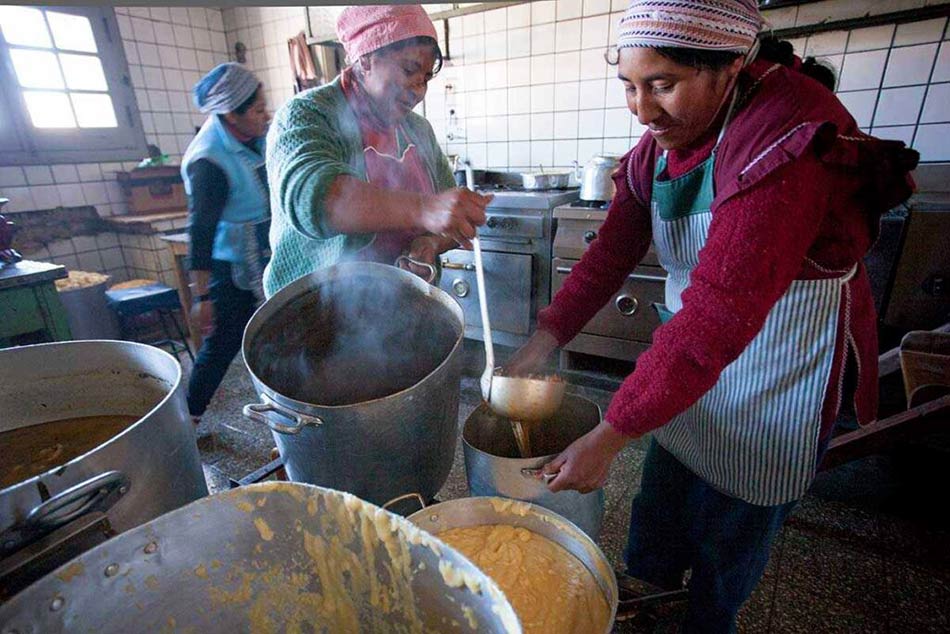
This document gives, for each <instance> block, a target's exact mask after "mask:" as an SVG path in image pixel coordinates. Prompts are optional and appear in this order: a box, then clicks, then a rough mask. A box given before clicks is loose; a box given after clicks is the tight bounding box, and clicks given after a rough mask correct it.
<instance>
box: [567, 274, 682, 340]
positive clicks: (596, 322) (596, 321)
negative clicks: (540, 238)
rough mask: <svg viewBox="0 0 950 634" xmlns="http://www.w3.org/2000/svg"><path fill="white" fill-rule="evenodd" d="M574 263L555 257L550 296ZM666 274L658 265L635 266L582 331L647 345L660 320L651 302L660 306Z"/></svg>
mask: <svg viewBox="0 0 950 634" xmlns="http://www.w3.org/2000/svg"><path fill="white" fill-rule="evenodd" d="M574 264H576V261H575V260H562V259H560V258H555V260H554V271H553V275H552V278H553V280H552V284H551V286H552V288H551V292H552V294H554V293H557V291H559V290H560V289H561V286H562V285H563V284H564V280H565V279H566V278H567V276H568V275H569V274H570V272H571V267H572V266H573V265H574ZM665 283H666V271H664V270H663V269H662V268H660V267H658V266H638V267H637V268H636V270H634V272H633V273H631V274H630V276H629V277H627V280H626V281H625V282H624V283H623V287H622V288H621V289H620V290H619V291H617V293H616V294H615V295H614V296H613V297H611V298H610V301H609V302H607V304H606V305H605V306H604V307H603V308H601V309H600V311H599V312H598V313H597V314H596V315H594V317H593V318H592V319H591V320H590V321H589V322H587V325H586V326H584V329H583V331H582V332H584V333H587V334H591V335H599V336H601V337H613V338H616V339H627V340H633V341H641V342H644V343H650V342H651V341H652V340H653V331H654V330H655V329H656V328H657V327H658V326H659V325H660V318H659V317H658V316H657V314H656V311H655V310H654V309H653V304H654V303H660V304H661V303H663V300H664V288H665Z"/></svg>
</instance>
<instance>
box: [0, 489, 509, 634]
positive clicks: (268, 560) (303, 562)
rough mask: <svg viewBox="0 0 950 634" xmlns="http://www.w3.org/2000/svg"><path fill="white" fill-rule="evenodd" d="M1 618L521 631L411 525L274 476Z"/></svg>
mask: <svg viewBox="0 0 950 634" xmlns="http://www.w3.org/2000/svg"><path fill="white" fill-rule="evenodd" d="M453 576H454V577H455V579H453ZM447 579H448V580H447ZM461 580H464V583H463V582H462V581H461ZM0 623H3V624H4V630H3V631H4V632H8V631H10V632H14V631H15V632H22V633H24V634H25V633H27V632H51V633H53V632H73V631H79V630H81V631H83V632H100V633H102V634H108V633H111V632H164V631H173V630H174V631H187V632H191V631H194V632H205V633H208V634H212V633H217V632H221V633H225V634H230V633H231V632H285V631H286V632H341V633H342V632H378V633H383V632H419V633H430V632H431V633H435V632H472V631H478V632H489V633H490V632H506V633H509V634H520V632H521V627H520V626H519V624H518V620H517V617H516V616H515V614H514V611H513V610H512V608H511V605H510V604H509V603H508V601H507V599H505V597H504V595H503V594H502V593H501V591H500V590H499V589H498V586H497V584H495V582H494V581H492V580H491V579H489V578H488V577H486V576H485V575H484V574H483V573H482V572H481V571H479V570H478V569H477V568H476V567H475V566H474V565H473V564H472V563H471V562H469V561H468V560H467V559H466V558H465V557H463V556H462V555H461V554H459V553H458V552H457V551H455V550H453V549H451V548H449V547H448V546H445V545H444V544H442V543H441V542H438V541H437V540H435V539H433V538H432V536H431V535H427V534H425V533H423V532H422V531H420V530H419V529H418V528H416V527H415V526H413V525H412V524H411V523H409V522H408V521H407V520H405V519H403V518H401V517H398V516H396V515H393V514H391V513H388V512H386V511H383V510H382V509H379V508H377V507H374V506H372V505H369V504H366V503H364V502H363V501H362V500H358V499H356V498H354V497H353V496H351V495H347V494H345V493H341V492H339V491H331V490H327V489H320V488H317V487H311V486H307V485H301V484H291V483H276V482H272V483H264V484H259V485H251V486H246V487H241V488H239V489H234V490H231V491H227V492H224V493H219V494H217V495H214V496H211V497H207V498H205V499H203V500H199V501H197V502H194V503H192V504H189V505H188V506H186V507H184V508H181V509H178V510H176V511H173V512H171V513H168V514H166V515H163V516H162V517H160V518H158V519H155V520H152V521H151V522H149V523H148V524H146V525H144V526H140V527H139V528H137V529H135V530H132V531H129V532H127V533H125V534H124V535H120V536H119V537H116V538H115V539H113V540H111V541H110V542H109V543H107V544H103V545H102V546H100V547H98V548H96V549H94V550H91V551H89V552H87V553H85V554H83V555H82V556H80V557H78V558H77V559H74V560H73V561H72V562H70V563H69V564H67V565H65V566H63V567H61V568H59V569H58V570H56V571H55V572H54V573H52V574H49V575H47V576H46V577H44V578H43V579H42V580H40V581H39V582H37V583H36V584H34V585H32V586H31V587H30V588H28V589H26V590H25V591H23V592H22V593H20V594H19V595H17V596H16V597H14V599H13V600H12V601H10V602H8V603H6V604H3V605H0Z"/></svg>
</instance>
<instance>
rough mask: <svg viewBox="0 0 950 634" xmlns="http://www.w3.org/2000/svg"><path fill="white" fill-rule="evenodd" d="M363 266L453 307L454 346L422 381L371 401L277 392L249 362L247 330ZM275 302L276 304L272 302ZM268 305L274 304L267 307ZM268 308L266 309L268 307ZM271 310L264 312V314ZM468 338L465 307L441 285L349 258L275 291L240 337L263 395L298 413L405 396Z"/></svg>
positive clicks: (450, 358)
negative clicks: (328, 401)
mask: <svg viewBox="0 0 950 634" xmlns="http://www.w3.org/2000/svg"><path fill="white" fill-rule="evenodd" d="M364 267H368V268H369V270H370V271H373V270H374V269H375V273H378V274H380V275H384V276H388V277H403V278H404V279H406V280H408V281H409V282H411V283H412V284H413V286H416V287H417V288H419V289H420V290H421V291H422V292H423V293H424V294H425V295H427V296H429V297H432V298H433V299H435V300H436V301H438V302H439V303H440V304H441V305H442V306H445V307H446V308H447V309H448V310H450V311H451V312H452V313H453V314H454V315H455V316H456V317H457V318H458V323H459V326H460V329H459V331H458V335H457V337H456V340H455V345H453V346H452V349H451V350H450V351H449V352H448V354H446V355H445V358H444V359H443V360H442V362H441V363H439V365H437V366H436V367H434V368H433V369H432V371H431V372H429V373H428V374H426V375H425V376H424V377H423V378H422V379H421V380H419V381H418V382H417V383H415V384H414V385H410V386H409V387H407V388H405V389H402V390H400V391H398V392H393V393H392V394H387V395H386V396H380V397H378V398H374V399H370V400H368V401H359V402H357V403H347V404H345V405H322V404H320V403H307V402H304V401H299V400H297V399H295V398H291V397H289V396H286V395H284V394H282V393H281V392H278V391H277V390H275V389H274V388H272V387H271V386H270V385H269V384H267V383H266V382H265V381H263V380H262V379H261V378H260V377H259V376H258V375H257V373H256V372H255V371H254V369H253V368H251V364H250V363H249V362H248V350H249V348H250V346H251V340H250V338H249V337H248V333H249V332H250V331H251V326H252V325H254V326H255V331H258V330H260V326H261V324H262V323H264V321H265V320H266V319H268V318H269V317H271V316H273V315H274V314H276V313H277V311H279V310H281V309H283V308H284V307H286V306H287V304H289V303H291V302H292V301H294V300H296V299H298V298H300V297H302V296H303V295H305V294H306V293H307V292H309V291H310V290H312V289H313V285H314V284H315V283H319V282H324V281H329V280H332V279H335V278H338V277H341V276H342V275H343V274H344V273H347V272H348V269H351V268H358V269H360V270H363V269H364ZM272 302H273V304H272ZM268 304H272V305H271V306H268ZM265 309H266V310H265ZM265 312H266V313H268V314H266V315H264V314H263V313H265ZM254 335H255V336H256V335H257V332H254ZM464 339H465V316H464V314H463V313H462V308H461V307H460V306H459V305H458V303H457V302H456V301H455V300H453V299H452V298H451V297H450V296H449V294H448V293H446V292H445V291H443V290H442V289H441V288H439V287H438V286H433V285H432V284H429V283H428V282H426V281H425V280H423V279H422V278H420V277H418V276H417V275H414V274H413V273H410V272H409V271H404V270H403V269H400V268H398V267H395V266H389V265H388V264H380V263H378V262H358V261H349V262H338V263H337V264H334V265H332V266H328V267H325V268H322V269H318V270H316V271H313V272H312V273H308V274H307V275H304V276H302V277H299V278H297V279H296V280H294V281H293V282H291V283H290V284H288V285H287V286H285V287H284V288H282V289H280V290H279V291H277V292H276V293H274V294H273V295H272V296H271V297H270V298H269V299H268V300H267V301H265V302H264V303H263V304H261V305H260V306H259V307H258V308H257V310H255V311H254V314H253V315H252V316H251V319H250V320H249V321H248V322H247V326H246V327H245V328H244V335H243V336H242V338H241V352H242V354H243V355H244V367H245V368H247V371H248V374H250V375H251V379H252V380H253V382H254V384H255V385H256V386H259V387H260V388H261V389H262V392H261V393H262V394H266V395H267V396H268V397H270V398H271V399H272V400H274V401H276V402H277V404H278V405H282V406H284V407H287V408H289V409H293V410H296V411H298V412H309V411H317V412H334V411H343V410H347V409H351V408H353V407H366V406H369V405H377V404H379V403H383V402H385V401H388V400H389V399H394V398H396V397H399V396H402V395H404V394H405V393H406V392H408V391H409V390H414V389H416V388H417V387H419V386H420V385H422V384H424V383H426V382H427V381H430V380H431V379H432V377H434V376H435V375H436V374H437V373H438V372H439V371H440V370H442V368H444V367H445V366H446V365H447V364H448V363H449V362H450V361H451V360H452V359H453V357H454V356H455V355H456V353H457V352H458V350H459V348H461V346H462V343H463V341H464ZM324 422H326V421H324Z"/></svg>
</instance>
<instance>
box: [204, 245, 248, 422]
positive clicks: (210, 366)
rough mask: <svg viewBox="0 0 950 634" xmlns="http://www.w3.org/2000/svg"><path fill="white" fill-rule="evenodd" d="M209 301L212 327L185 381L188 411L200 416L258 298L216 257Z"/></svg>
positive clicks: (215, 387) (232, 353)
mask: <svg viewBox="0 0 950 634" xmlns="http://www.w3.org/2000/svg"><path fill="white" fill-rule="evenodd" d="M209 290H210V293H211V303H212V305H213V306H214V331H213V332H212V333H211V334H210V335H209V336H208V337H205V339H204V341H203V342H202V344H201V350H199V351H198V357H197V358H196V359H195V367H194V369H193V370H192V372H191V378H190V379H189V381H188V411H189V412H190V413H191V415H192V416H201V415H202V414H204V412H205V409H207V408H208V403H209V402H210V401H211V397H212V396H214V392H215V390H217V389H218V386H219V385H221V379H223V378H224V375H225V373H226V372H227V371H228V366H230V365H231V361H232V360H233V359H234V355H236V354H237V353H238V351H239V350H240V349H241V338H242V337H243V335H244V327H245V326H247V322H248V321H250V319H251V315H253V314H254V309H255V308H256V307H257V299H256V298H255V297H254V293H252V292H251V291H244V290H241V289H239V288H237V287H236V286H235V285H234V283H233V282H232V281H231V265H230V264H228V263H227V262H220V261H218V260H215V261H213V262H212V264H211V285H210V288H209Z"/></svg>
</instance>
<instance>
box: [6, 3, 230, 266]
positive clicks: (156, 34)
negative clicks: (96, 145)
mask: <svg viewBox="0 0 950 634" xmlns="http://www.w3.org/2000/svg"><path fill="white" fill-rule="evenodd" d="M115 12H116V18H117V21H118V25H119V32H120V34H121V35H122V43H123V45H124V48H125V54H126V59H127V61H128V64H129V72H130V76H131V79H132V85H133V86H134V87H135V95H136V100H137V102H138V107H139V110H140V112H141V113H142V126H143V129H144V130H145V137H146V140H147V141H148V142H149V143H152V144H155V145H157V146H159V147H160V148H161V149H162V151H163V152H165V153H167V154H168V155H169V156H170V157H171V159H172V160H173V161H174V162H177V161H179V160H180V159H181V154H182V152H183V151H184V150H185V148H186V147H187V146H188V143H189V142H190V140H191V138H192V137H193V136H194V130H195V127H196V126H200V125H201V123H202V122H203V121H204V119H205V115H202V114H200V113H199V112H198V111H197V109H196V108H195V107H194V105H193V103H192V101H191V93H190V91H191V87H192V86H193V85H194V84H195V82H197V81H198V79H199V78H200V77H201V75H202V74H204V73H205V72H207V71H208V70H210V69H211V68H212V67H213V66H215V65H216V64H219V63H221V62H224V61H227V60H228V59H229V54H228V45H227V41H226V39H225V35H224V20H223V17H222V13H221V10H220V9H216V8H202V7H171V8H160V7H151V8H149V7H129V8H124V7H116V9H115ZM133 167H135V162H125V163H118V162H111V163H80V164H61V165H37V166H28V167H0V195H2V196H4V197H6V198H9V199H10V204H9V205H7V206H6V207H5V208H4V211H9V212H19V211H28V210H32V209H49V208H53V207H58V206H61V205H62V206H65V207H72V206H81V205H87V204H88V205H94V206H95V207H96V210H97V211H98V212H99V214H100V215H101V216H104V217H106V216H119V215H124V214H125V213H126V212H127V207H126V204H125V202H124V199H123V196H122V192H121V190H120V189H119V186H118V183H117V182H116V179H115V173H116V172H118V171H122V170H129V169H132V168H133ZM180 224H182V225H183V222H182V223H180ZM137 238H138V237H137V236H132V235H130V234H111V233H107V234H100V235H99V236H95V238H93V237H91V236H80V237H76V238H73V239H72V241H70V240H65V241H58V242H55V243H53V244H51V245H49V247H48V249H46V250H43V251H40V252H38V253H27V254H25V255H27V256H28V257H32V258H36V259H49V260H51V261H54V262H58V263H61V264H64V265H65V266H67V267H68V268H78V269H83V270H96V271H102V272H106V273H109V274H110V275H112V276H113V277H114V278H115V279H117V280H119V279H126V278H129V277H150V278H152V279H162V280H166V281H167V280H170V279H173V278H172V277H171V272H172V271H171V260H170V258H167V257H165V256H164V255H163V253H164V249H165V247H164V243H162V250H157V249H153V248H152V247H154V246H155V245H152V244H151V243H150V244H149V245H147V246H148V249H147V251H149V253H148V255H142V256H141V257H133V255H132V254H133V253H134V252H135V250H136V248H138V247H139V246H143V245H139V244H138V242H140V241H139V240H138V239H137ZM120 242H121V247H120ZM133 243H134V244H133ZM152 252H154V255H155V257H154V258H153V257H152V255H153V253H152ZM123 254H124V256H123ZM97 264H100V266H98V267H97V266H96V265H97Z"/></svg>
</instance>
